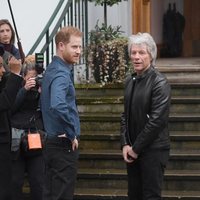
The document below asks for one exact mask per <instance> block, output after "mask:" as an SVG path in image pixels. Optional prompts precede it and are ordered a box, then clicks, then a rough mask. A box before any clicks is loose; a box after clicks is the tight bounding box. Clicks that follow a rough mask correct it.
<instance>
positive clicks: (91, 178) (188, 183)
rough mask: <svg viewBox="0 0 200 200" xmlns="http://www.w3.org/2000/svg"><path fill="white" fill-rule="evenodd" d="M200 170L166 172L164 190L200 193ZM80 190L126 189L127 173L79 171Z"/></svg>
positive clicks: (108, 170) (99, 170)
mask: <svg viewBox="0 0 200 200" xmlns="http://www.w3.org/2000/svg"><path fill="white" fill-rule="evenodd" d="M199 181H200V170H166V171H165V176H164V184H163V189H164V190H193V191H200V185H199ZM77 187H78V188H82V187H85V188H110V189H112V188H113V189H126V188H127V173H126V170H124V169H99V168H98V169H95V168H93V169H91V168H89V169H79V171H78V176H77Z"/></svg>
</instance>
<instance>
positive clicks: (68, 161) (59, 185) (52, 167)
mask: <svg viewBox="0 0 200 200" xmlns="http://www.w3.org/2000/svg"><path fill="white" fill-rule="evenodd" d="M78 156H79V152H78V150H75V151H72V146H71V141H70V140H69V139H67V138H57V137H55V138H51V139H50V138H47V140H46V144H45V149H44V160H45V187H44V196H43V200H73V194H74V187H75V182H76V175H77V163H78Z"/></svg>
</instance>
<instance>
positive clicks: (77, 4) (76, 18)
mask: <svg viewBox="0 0 200 200" xmlns="http://www.w3.org/2000/svg"><path fill="white" fill-rule="evenodd" d="M64 2H66V5H65V6H63V3H64ZM87 4H88V1H87V0H60V1H59V3H58V5H57V7H56V9H55V11H54V12H53V14H52V16H51V17H50V19H49V21H48V23H47V25H46V26H45V28H44V29H43V31H42V32H41V34H40V35H39V37H38V39H37V40H36V42H35V44H34V45H33V47H32V48H31V50H30V51H29V52H28V55H30V54H33V53H34V52H35V50H36V48H37V47H38V46H39V44H40V43H41V41H42V40H43V39H44V38H45V37H46V38H45V43H44V45H43V46H42V48H41V50H40V53H43V54H45V55H46V56H45V58H46V60H45V63H46V65H48V64H49V62H50V61H51V60H50V59H51V58H52V57H53V54H54V42H53V40H54V37H55V35H56V33H57V31H58V30H59V28H61V27H62V26H63V25H64V26H65V25H66V22H67V25H71V26H78V28H80V30H81V31H82V32H83V34H84V37H83V38H84V40H83V47H84V46H85V44H87V41H88V15H87V12H88V10H87V9H88V7H87ZM62 7H64V8H63V10H62V12H61V14H60V17H59V18H58V20H57V22H56V24H55V25H54V28H53V30H52V31H51V32H50V27H51V25H52V24H53V22H54V21H55V18H56V16H57V15H58V13H59V12H60V11H61V8H62ZM81 8H82V10H81ZM81 22H82V23H81ZM82 63H83V60H82Z"/></svg>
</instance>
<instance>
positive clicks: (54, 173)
mask: <svg viewBox="0 0 200 200" xmlns="http://www.w3.org/2000/svg"><path fill="white" fill-rule="evenodd" d="M55 43H56V56H54V58H53V60H52V62H51V63H50V65H49V66H48V67H47V70H46V72H45V74H44V77H43V81H42V92H41V110H42V115H43V121H44V128H45V131H46V132H47V141H46V146H45V149H44V159H45V165H46V166H45V169H46V171H45V187H44V196H43V197H44V200H58V199H62V200H72V199H73V194H74V186H75V181H76V174H77V161H78V156H79V152H78V138H79V135H80V121H79V115H78V110H77V106H76V101H75V88H74V84H73V74H72V68H73V64H75V63H77V62H78V61H79V58H80V55H81V48H82V33H81V32H80V31H79V29H77V28H75V27H64V28H62V29H61V30H60V31H59V32H58V33H57V35H56V37H55Z"/></svg>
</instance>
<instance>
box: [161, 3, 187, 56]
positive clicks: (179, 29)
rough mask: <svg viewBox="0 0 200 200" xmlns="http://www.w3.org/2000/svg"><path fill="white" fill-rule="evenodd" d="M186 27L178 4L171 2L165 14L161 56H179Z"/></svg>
mask: <svg viewBox="0 0 200 200" xmlns="http://www.w3.org/2000/svg"><path fill="white" fill-rule="evenodd" d="M184 28H185V18H184V16H183V15H182V14H181V13H180V12H178V11H177V10H176V4H175V3H174V4H173V9H172V8H171V4H169V7H168V10H167V12H166V13H165V14H164V16H163V44H164V47H163V48H162V49H161V57H178V56H181V54H182V49H183V32H184Z"/></svg>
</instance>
